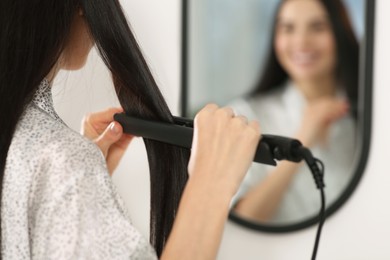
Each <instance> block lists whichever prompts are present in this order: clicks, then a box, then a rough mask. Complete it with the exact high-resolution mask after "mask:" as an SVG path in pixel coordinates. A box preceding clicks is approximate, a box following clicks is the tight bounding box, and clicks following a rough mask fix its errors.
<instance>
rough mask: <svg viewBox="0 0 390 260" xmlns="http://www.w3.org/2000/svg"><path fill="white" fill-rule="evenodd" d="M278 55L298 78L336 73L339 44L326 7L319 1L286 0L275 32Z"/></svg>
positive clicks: (318, 77) (321, 77) (299, 79)
mask: <svg viewBox="0 0 390 260" xmlns="http://www.w3.org/2000/svg"><path fill="white" fill-rule="evenodd" d="M274 48H275V51H276V56H277V58H278V60H279V62H280V64H281V65H282V66H283V68H284V69H285V70H286V71H287V73H288V74H289V76H290V77H291V78H292V79H293V80H295V81H305V80H320V79H323V78H324V77H328V76H334V73H335V69H336V43H335V38H334V34H333V31H332V28H331V24H330V20H329V18H328V15H327V13H326V10H325V8H324V7H323V6H322V4H321V3H320V2H319V1H317V0H287V1H285V3H284V4H283V5H282V7H281V9H280V12H279V15H278V22H277V25H276V31H275V42H274Z"/></svg>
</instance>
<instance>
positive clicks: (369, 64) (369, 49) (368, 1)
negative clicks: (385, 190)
mask: <svg viewBox="0 0 390 260" xmlns="http://www.w3.org/2000/svg"><path fill="white" fill-rule="evenodd" d="M189 1H191V0H182V30H181V31H182V49H181V52H182V53H181V56H182V60H181V63H182V64H181V86H182V87H181V94H180V95H181V115H182V116H186V115H187V104H188V86H189V77H188V75H189V69H188V68H189V60H190V58H189V48H190V46H189V44H190V41H189V36H190V33H189V28H190V27H189V23H190V9H189V8H190V7H189ZM192 1H196V0H192ZM375 7H376V0H365V17H364V18H365V22H364V25H365V28H364V32H365V34H364V37H363V38H362V42H361V47H360V57H361V58H360V61H359V106H358V115H359V121H358V135H359V136H358V139H360V140H361V142H360V143H359V144H358V145H359V146H360V147H359V148H360V149H359V150H358V151H357V152H358V153H359V154H358V155H357V158H359V160H357V161H358V163H357V165H356V167H355V169H356V170H355V174H354V175H353V178H352V179H351V181H350V183H349V184H348V186H347V188H346V189H345V190H344V191H343V192H342V194H341V196H340V197H339V198H338V199H337V200H336V201H335V202H333V203H332V204H331V205H330V206H329V207H328V208H327V209H326V211H325V214H326V217H327V218H328V217H329V216H331V215H333V214H334V213H335V212H336V211H337V210H338V209H340V208H341V207H342V206H343V205H344V203H345V202H347V200H348V199H349V198H350V197H351V196H352V194H353V192H354V191H355V190H356V187H357V186H358V184H359V183H360V180H361V178H362V176H363V173H364V171H365V168H366V165H367V161H368V157H369V152H370V142H371V123H372V119H371V114H372V95H373V71H374V44H375V41H374V40H375V10H376V9H375ZM325 166H326V165H325ZM325 174H326V170H325ZM319 198H320V197H319V195H318V199H319ZM318 210H319V209H318ZM229 220H231V221H232V222H234V223H236V224H239V225H241V226H243V227H245V228H249V229H251V230H257V231H263V232H269V233H286V232H293V231H297V230H301V229H304V228H307V227H310V226H312V225H314V224H316V223H318V221H319V217H318V216H314V217H310V218H308V219H306V220H303V221H300V222H298V223H296V224H287V225H285V224H283V225H265V224H259V223H257V222H254V221H250V220H247V219H243V218H241V217H239V216H238V215H237V214H235V213H234V212H230V213H229Z"/></svg>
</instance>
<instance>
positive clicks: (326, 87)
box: [293, 77, 337, 102]
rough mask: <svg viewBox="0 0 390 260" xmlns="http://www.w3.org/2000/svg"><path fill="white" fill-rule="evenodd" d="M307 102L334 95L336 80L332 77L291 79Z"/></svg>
mask: <svg viewBox="0 0 390 260" xmlns="http://www.w3.org/2000/svg"><path fill="white" fill-rule="evenodd" d="M293 83H294V85H295V87H296V88H298V89H299V90H300V91H301V92H302V93H303V96H304V97H305V98H306V100H307V101H308V102H310V101H313V100H316V99H319V98H322V97H332V96H335V95H336V90H337V81H336V80H335V78H333V77H326V78H321V79H320V78H318V79H312V80H293Z"/></svg>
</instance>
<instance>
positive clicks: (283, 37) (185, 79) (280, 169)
mask: <svg viewBox="0 0 390 260" xmlns="http://www.w3.org/2000/svg"><path fill="white" fill-rule="evenodd" d="M374 4H375V1H372V0H240V1H237V0H183V72H182V86H183V88H182V114H183V116H186V117H193V116H194V115H195V114H196V112H197V111H198V110H199V109H200V108H201V107H203V106H204V105H205V104H207V103H209V102H213V103H217V104H219V105H220V106H226V105H227V106H231V107H233V108H234V110H235V112H236V113H237V114H243V115H245V116H247V117H248V118H250V119H256V120H259V122H260V124H261V127H262V132H263V133H264V134H276V135H284V136H290V137H293V138H297V139H300V140H301V141H302V142H303V143H304V144H305V145H306V146H308V147H310V148H311V150H312V152H313V154H314V155H315V156H317V157H319V158H320V159H321V160H322V161H323V162H324V163H325V166H326V171H325V184H326V191H325V192H326V196H327V209H326V213H327V215H328V216H329V215H331V214H333V213H334V212H336V211H337V210H338V209H339V208H340V207H341V206H342V205H343V204H344V203H345V202H346V201H347V200H348V198H349V197H350V196H351V195H352V193H353V191H354V189H355V188H356V186H357V185H358V183H359V181H360V179H361V176H362V174H363V172H364V167H365V164H366V160H367V156H368V151H369V141H370V127H371V122H370V120H371V119H370V117H371V95H372V93H371V92H372V71H373V61H372V57H373V41H374V35H373V32H374ZM319 208H320V198H319V192H318V191H317V190H316V188H315V185H314V182H313V180H312V176H311V174H310V172H309V170H308V169H307V167H306V166H305V165H303V164H290V163H286V162H280V163H278V166H276V167H268V166H264V165H260V164H253V165H252V167H251V168H250V170H249V172H248V173H247V175H246V177H245V180H244V182H243V183H242V185H241V187H240V189H239V191H238V193H237V194H236V196H235V197H234V199H233V201H232V210H231V214H230V219H231V220H232V221H235V222H237V223H239V224H241V225H243V226H245V227H249V228H252V229H256V230H261V231H268V232H288V231H294V230H298V229H301V228H304V227H308V226H310V225H312V224H314V223H316V222H317V215H318V211H319Z"/></svg>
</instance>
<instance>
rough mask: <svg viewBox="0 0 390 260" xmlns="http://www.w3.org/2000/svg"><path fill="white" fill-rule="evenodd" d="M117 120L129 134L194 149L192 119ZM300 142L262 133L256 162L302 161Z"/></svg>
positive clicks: (120, 115) (273, 163) (119, 118)
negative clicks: (165, 120) (167, 121)
mask: <svg viewBox="0 0 390 260" xmlns="http://www.w3.org/2000/svg"><path fill="white" fill-rule="evenodd" d="M114 119H115V121H117V122H119V123H120V124H121V125H122V127H123V131H124V132H125V133H127V134H132V135H136V136H142V137H144V138H147V139H152V140H155V141H160V142H164V143H168V144H172V145H176V146H180V147H184V148H187V149H191V146H192V136H193V132H194V129H193V128H194V123H193V120H191V119H187V118H182V117H174V124H168V123H165V122H164V123H162V122H156V121H150V120H145V119H140V118H136V117H131V116H128V115H126V114H124V113H122V114H116V115H115V116H114ZM300 147H302V144H301V142H299V141H298V140H295V139H290V138H287V137H282V136H275V135H263V136H262V138H261V141H260V142H259V144H258V147H257V151H256V155H255V158H254V160H253V161H254V162H257V163H262V164H268V165H273V166H275V165H276V161H275V160H288V161H292V162H300V161H302V160H303V156H302V155H301V154H300V153H299V148H300Z"/></svg>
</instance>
